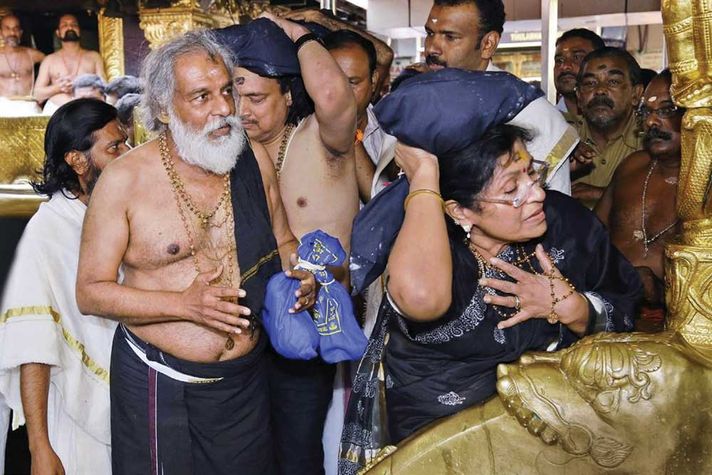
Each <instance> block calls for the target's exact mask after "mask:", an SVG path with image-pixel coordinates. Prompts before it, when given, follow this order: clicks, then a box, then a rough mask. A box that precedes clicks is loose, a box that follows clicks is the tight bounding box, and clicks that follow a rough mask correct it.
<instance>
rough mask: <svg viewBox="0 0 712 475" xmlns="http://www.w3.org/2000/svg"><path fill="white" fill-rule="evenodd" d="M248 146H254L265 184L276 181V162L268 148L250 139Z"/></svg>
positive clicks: (253, 149) (253, 150)
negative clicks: (273, 160)
mask: <svg viewBox="0 0 712 475" xmlns="http://www.w3.org/2000/svg"><path fill="white" fill-rule="evenodd" d="M247 146H249V147H250V148H252V152H253V153H254V155H255V160H257V165H258V166H259V167H260V174H261V175H262V181H263V182H264V183H265V184H272V183H274V182H276V180H277V176H276V174H275V171H274V163H273V162H272V159H271V158H270V156H269V154H268V153H267V149H266V148H265V147H264V146H263V145H262V144H261V143H259V142H254V141H248V145H247Z"/></svg>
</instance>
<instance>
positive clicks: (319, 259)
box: [297, 229, 368, 363]
mask: <svg viewBox="0 0 712 475" xmlns="http://www.w3.org/2000/svg"><path fill="white" fill-rule="evenodd" d="M297 252H298V254H299V265H297V267H301V268H303V269H306V270H309V271H311V272H313V273H314V277H316V280H317V281H318V282H319V284H321V288H320V289H319V295H318V296H317V301H316V303H315V304H314V310H313V311H314V320H315V324H316V329H317V331H318V332H319V353H320V354H321V357H322V359H323V360H324V361H326V362H327V363H338V362H340V361H351V360H357V359H359V358H361V356H362V355H363V352H364V351H365V350H366V344H367V343H368V340H367V339H366V336H365V335H364V334H363V331H361V328H360V327H359V325H358V323H357V322H356V317H355V315H354V308H353V303H352V302H351V297H350V296H349V292H348V291H347V290H346V288H345V287H344V286H343V285H341V283H339V282H337V281H336V280H335V279H334V276H333V275H332V274H331V272H329V271H328V270H327V269H326V266H340V265H341V264H342V263H343V262H344V259H346V251H344V248H343V247H341V243H340V242H339V240H338V239H336V238H335V237H332V236H330V235H328V234H327V233H325V232H324V231H322V230H320V229H317V230H316V231H312V232H310V233H308V234H305V235H304V237H302V242H301V244H300V245H299V249H298V250H297Z"/></svg>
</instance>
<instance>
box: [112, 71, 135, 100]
mask: <svg viewBox="0 0 712 475" xmlns="http://www.w3.org/2000/svg"><path fill="white" fill-rule="evenodd" d="M104 92H105V93H106V94H116V97H117V98H118V99H121V98H122V97H124V96H125V95H126V94H141V82H140V81H139V80H138V78H137V77H136V76H119V77H117V78H114V79H112V80H111V81H109V84H107V85H106V88H105V89H104Z"/></svg>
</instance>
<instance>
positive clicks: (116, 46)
mask: <svg viewBox="0 0 712 475" xmlns="http://www.w3.org/2000/svg"><path fill="white" fill-rule="evenodd" d="M104 10H105V9H104V8H102V9H101V10H100V11H99V15H98V23H99V49H100V50H101V58H102V59H103V60H104V68H105V69H106V76H107V77H106V78H107V80H109V81H111V80H112V79H114V78H116V77H119V76H123V75H124V21H123V20H122V19H121V18H111V17H107V16H105V15H104Z"/></svg>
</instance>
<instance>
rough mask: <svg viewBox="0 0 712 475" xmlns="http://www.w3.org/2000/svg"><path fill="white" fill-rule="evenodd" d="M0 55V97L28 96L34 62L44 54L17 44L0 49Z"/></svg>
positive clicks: (32, 80) (32, 79) (40, 59)
mask: <svg viewBox="0 0 712 475" xmlns="http://www.w3.org/2000/svg"><path fill="white" fill-rule="evenodd" d="M0 56H2V58H0V97H25V96H30V95H31V94H32V84H33V82H34V77H35V73H34V67H35V63H38V62H40V61H42V58H44V54H42V53H41V52H39V51H37V50H36V49H33V48H26V47H24V46H19V47H17V48H11V49H10V48H7V47H6V48H4V49H3V50H0Z"/></svg>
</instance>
